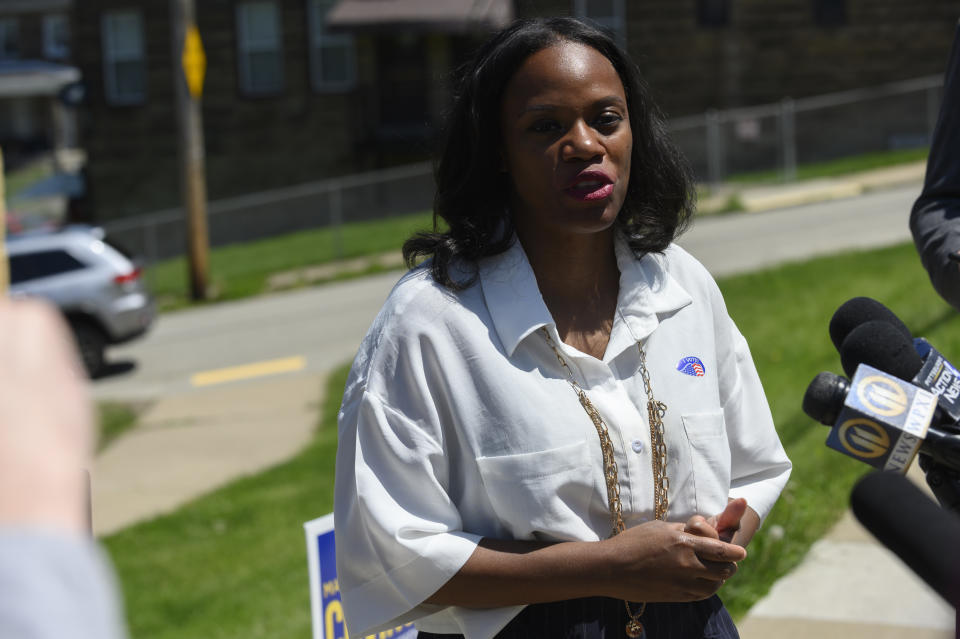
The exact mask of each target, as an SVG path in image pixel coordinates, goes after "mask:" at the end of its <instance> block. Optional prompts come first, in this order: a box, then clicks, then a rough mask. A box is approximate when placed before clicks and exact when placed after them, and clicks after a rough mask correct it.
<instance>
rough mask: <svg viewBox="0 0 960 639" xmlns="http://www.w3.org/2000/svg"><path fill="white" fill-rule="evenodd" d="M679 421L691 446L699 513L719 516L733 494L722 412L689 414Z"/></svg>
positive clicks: (697, 510) (706, 515) (691, 462)
mask: <svg viewBox="0 0 960 639" xmlns="http://www.w3.org/2000/svg"><path fill="white" fill-rule="evenodd" d="M680 418H681V419H682V420H683V429H684V431H685V433H686V435H687V442H688V443H689V445H690V465H691V470H692V474H693V483H694V492H695V494H696V512H697V513H698V514H700V515H703V516H705V517H710V516H711V515H717V514H719V513H720V512H722V511H723V509H724V508H726V505H727V497H728V495H729V494H730V445H729V443H728V441H727V430H726V425H725V423H724V419H723V412H721V411H712V412H707V413H687V414H685V415H681V416H680Z"/></svg>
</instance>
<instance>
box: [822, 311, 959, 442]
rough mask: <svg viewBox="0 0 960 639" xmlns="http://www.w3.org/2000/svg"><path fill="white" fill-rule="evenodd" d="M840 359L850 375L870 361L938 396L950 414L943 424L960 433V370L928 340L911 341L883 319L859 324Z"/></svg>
mask: <svg viewBox="0 0 960 639" xmlns="http://www.w3.org/2000/svg"><path fill="white" fill-rule="evenodd" d="M840 362H841V364H842V365H843V370H844V371H845V372H846V373H847V375H851V376H852V375H853V372H854V371H855V370H856V368H857V366H858V365H859V364H868V365H870V366H873V367H874V368H879V369H880V370H882V371H884V372H887V373H889V374H891V375H893V376H894V377H899V378H900V379H904V380H910V381H911V382H912V383H913V384H916V385H917V386H919V387H921V388H924V389H926V390H928V391H930V392H931V393H933V394H934V395H937V403H938V404H939V406H940V408H941V409H942V410H943V411H944V412H945V413H946V414H947V415H948V416H949V420H947V419H944V420H942V421H941V424H942V425H943V426H944V427H946V428H949V429H950V430H956V431H957V432H960V425H958V422H960V372H958V371H957V370H956V369H955V368H954V367H953V365H952V364H951V363H950V362H948V361H947V360H946V358H945V357H943V355H941V354H940V353H939V351H937V350H936V349H934V348H933V347H932V346H931V345H930V343H929V342H927V341H926V340H925V339H915V340H912V341H911V340H910V338H909V337H906V336H904V334H903V331H901V330H900V329H899V328H898V327H896V326H894V325H892V324H890V323H889V322H886V321H884V320H871V321H867V322H864V323H863V324H860V325H859V326H857V327H855V328H854V329H853V330H851V331H850V332H849V334H847V336H846V337H845V338H844V340H843V343H842V344H841V345H840Z"/></svg>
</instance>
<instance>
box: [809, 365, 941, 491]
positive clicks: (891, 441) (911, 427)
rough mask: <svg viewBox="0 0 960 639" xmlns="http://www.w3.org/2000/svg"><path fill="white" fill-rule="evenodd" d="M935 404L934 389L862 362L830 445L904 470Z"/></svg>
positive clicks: (879, 465)
mask: <svg viewBox="0 0 960 639" xmlns="http://www.w3.org/2000/svg"><path fill="white" fill-rule="evenodd" d="M936 407H937V397H936V395H934V394H933V393H930V392H929V391H926V390H924V389H922V388H920V387H918V386H914V385H913V384H911V383H909V382H905V381H903V380H901V379H898V378H896V377H894V376H892V375H888V374H887V373H884V372H883V371H881V370H879V369H876V368H873V367H872V366H868V365H866V364H861V365H860V366H859V367H858V368H857V370H856V374H855V375H854V376H853V379H852V380H851V381H850V392H849V393H847V396H846V398H844V401H843V407H842V408H841V409H840V413H839V415H838V416H837V421H836V423H835V424H834V426H833V427H832V428H831V429H830V434H829V435H828V436H827V446H829V447H830V448H832V449H834V450H836V451H838V452H840V453H843V454H844V455H847V456H849V457H853V458H854V459H857V460H858V461H861V462H863V463H866V464H870V465H871V466H873V467H874V468H878V469H881V470H891V471H896V472H899V473H905V472H906V470H907V468H908V467H909V466H910V462H911V461H913V458H914V457H915V456H916V454H917V451H918V450H919V449H920V445H921V444H922V443H923V440H924V438H925V437H926V435H927V430H928V428H929V427H930V422H931V421H932V420H933V415H934V410H935V409H936Z"/></svg>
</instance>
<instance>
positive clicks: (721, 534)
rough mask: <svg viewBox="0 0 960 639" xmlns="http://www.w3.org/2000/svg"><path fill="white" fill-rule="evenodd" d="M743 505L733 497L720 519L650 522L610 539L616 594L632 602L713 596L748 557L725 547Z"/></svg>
mask: <svg viewBox="0 0 960 639" xmlns="http://www.w3.org/2000/svg"><path fill="white" fill-rule="evenodd" d="M746 508H747V502H746V500H744V499H734V500H731V501H730V503H728V504H727V507H726V508H725V509H724V511H723V512H722V513H720V514H719V515H715V516H713V517H709V518H706V517H703V516H700V515H695V516H694V517H691V518H690V519H689V520H688V521H687V523H686V524H682V523H670V522H664V521H651V522H647V523H645V524H641V525H640V526H636V527H634V528H630V529H628V530H626V531H624V532H622V533H621V534H619V535H617V536H616V537H613V538H611V539H610V540H609V542H610V543H612V544H614V545H615V548H614V556H615V557H617V558H618V560H617V564H618V565H617V567H616V572H615V578H614V579H613V583H615V584H616V590H617V592H616V593H613V592H612V593H610V594H611V596H615V597H621V598H624V599H628V600H631V601H698V600H701V599H706V598H707V597H710V596H711V595H713V594H714V593H715V592H717V590H719V589H720V586H722V585H723V583H724V581H726V580H727V579H729V578H730V577H732V576H733V575H734V574H735V573H736V572H737V563H736V562H738V561H741V560H742V559H744V558H745V557H746V556H747V551H746V550H745V549H743V548H742V547H741V546H738V545H735V544H732V543H730V542H731V541H732V539H733V536H734V534H735V533H736V531H737V530H738V529H739V527H740V520H741V518H742V517H743V515H744V513H745V512H746Z"/></svg>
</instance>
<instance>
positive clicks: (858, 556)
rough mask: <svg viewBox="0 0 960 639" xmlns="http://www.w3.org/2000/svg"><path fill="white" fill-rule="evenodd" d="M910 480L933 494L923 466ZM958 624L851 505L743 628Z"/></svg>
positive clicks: (946, 633) (760, 635)
mask: <svg viewBox="0 0 960 639" xmlns="http://www.w3.org/2000/svg"><path fill="white" fill-rule="evenodd" d="M838 454H839V453H838ZM851 463H855V462H851ZM908 477H909V478H910V479H911V480H913V481H914V483H916V484H917V485H920V486H922V487H923V488H924V491H925V492H927V493H928V495H930V493H929V490H927V489H926V485H925V484H924V481H923V473H922V472H921V471H920V470H919V467H918V466H917V465H916V464H913V465H912V466H911V468H910V472H909V473H908ZM930 498H931V499H933V496H932V495H930ZM958 541H960V540H958ZM734 578H736V577H734ZM721 594H722V593H721ZM954 623H955V613H954V610H953V608H952V607H951V606H949V605H947V603H946V602H944V600H943V599H941V598H940V596H939V595H937V594H936V593H935V592H934V591H933V590H932V589H930V588H929V587H928V586H927V585H926V584H925V583H924V582H923V581H922V580H921V579H920V578H919V577H917V576H916V575H914V573H913V572H911V571H910V569H909V568H907V566H906V565H905V564H903V562H901V561H900V560H899V559H898V558H897V556H896V555H894V554H893V553H891V552H890V551H888V550H887V549H886V548H884V547H883V546H881V545H880V544H878V543H877V541H876V540H875V539H874V538H873V537H872V536H871V535H870V533H869V532H867V531H866V530H865V529H864V528H863V527H862V526H861V525H860V524H859V522H857V520H856V519H855V518H854V517H853V514H852V513H851V512H850V511H849V510H848V511H847V512H846V513H845V514H844V516H843V518H842V519H841V520H840V521H839V522H837V524H836V525H835V526H834V527H833V528H832V529H831V530H830V532H829V533H827V535H826V536H824V537H823V538H822V539H820V540H819V541H817V542H816V543H814V544H813V546H811V547H810V551H809V552H808V553H807V556H806V557H804V559H803V561H802V562H801V563H800V565H799V566H797V567H796V568H795V569H794V570H793V571H792V572H790V573H789V574H787V575H785V576H783V577H782V578H781V579H780V580H779V581H777V583H776V584H774V586H773V588H772V589H771V590H770V592H769V594H767V596H766V597H764V598H763V599H761V600H760V601H759V602H757V604H756V605H754V606H753V608H751V609H750V611H749V613H747V615H746V617H745V618H743V619H742V620H741V621H740V624H739V629H740V636H741V638H742V639H768V638H776V639H808V638H810V637H818V638H819V639H905V638H910V639H948V638H952V637H954V636H955V635H954Z"/></svg>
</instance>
